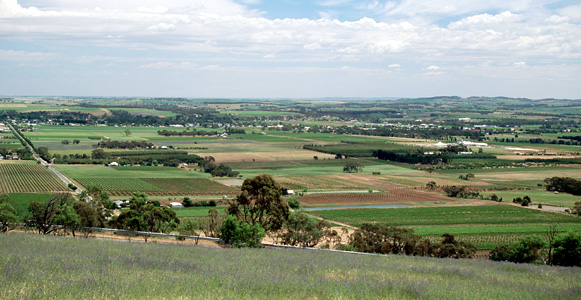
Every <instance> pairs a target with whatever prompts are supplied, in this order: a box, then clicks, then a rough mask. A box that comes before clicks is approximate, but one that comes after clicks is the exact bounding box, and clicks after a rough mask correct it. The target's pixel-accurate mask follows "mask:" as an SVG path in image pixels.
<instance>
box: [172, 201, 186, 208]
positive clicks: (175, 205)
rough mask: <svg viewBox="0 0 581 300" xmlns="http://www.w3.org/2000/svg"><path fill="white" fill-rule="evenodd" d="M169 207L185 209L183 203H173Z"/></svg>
mask: <svg viewBox="0 0 581 300" xmlns="http://www.w3.org/2000/svg"><path fill="white" fill-rule="evenodd" d="M169 207H172V208H183V207H184V206H183V205H182V204H181V203H179V202H172V203H170V204H169Z"/></svg>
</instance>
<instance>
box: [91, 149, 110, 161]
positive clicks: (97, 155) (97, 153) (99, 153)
mask: <svg viewBox="0 0 581 300" xmlns="http://www.w3.org/2000/svg"><path fill="white" fill-rule="evenodd" d="M110 156H111V154H109V153H107V152H105V150H103V149H95V150H93V151H92V152H91V158H92V159H106V158H109V157H110Z"/></svg>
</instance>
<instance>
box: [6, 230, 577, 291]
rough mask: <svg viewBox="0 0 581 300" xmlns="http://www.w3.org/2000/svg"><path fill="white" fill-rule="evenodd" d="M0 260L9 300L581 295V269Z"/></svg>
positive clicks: (16, 252)
mask: <svg viewBox="0 0 581 300" xmlns="http://www.w3.org/2000/svg"><path fill="white" fill-rule="evenodd" d="M0 252H1V253H2V254H3V255H2V256H0V269H2V272H0V298H2V299H6V300H11V299H55V298H57V299H80V298H82V299H92V298H100V299H151V298H158V299H578V298H579V297H580V296H581V292H580V291H581V286H580V284H579V280H578V279H579V277H580V276H581V270H580V269H579V268H559V267H550V266H538V265H528V264H521V265H518V264H512V263H496V262H490V261H482V260H454V259H434V258H425V257H406V256H394V255H388V256H382V255H360V254H348V253H331V252H325V251H304V250H274V249H211V248H206V247H193V246H189V245H173V244H158V243H148V244H143V243H125V242H118V241H106V240H95V239H82V238H62V237H55V236H38V235H21V234H15V233H13V234H8V235H0ZM55 279H56V280H55ZM515 287H518V288H515Z"/></svg>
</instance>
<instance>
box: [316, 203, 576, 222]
mask: <svg viewBox="0 0 581 300" xmlns="http://www.w3.org/2000/svg"><path fill="white" fill-rule="evenodd" d="M312 213H313V214H314V215H317V216H320V217H323V218H326V219H331V220H336V221H339V222H344V223H348V224H352V225H355V226H359V225H361V224H363V223H367V222H378V223H389V224H392V225H400V226H418V225H423V226H428V225H453V224H465V225H482V224H490V225H496V224H535V223H541V224H550V223H560V224H563V223H581V218H578V217H576V216H570V215H563V214H557V213H552V212H546V211H541V210H535V209H529V208H522V207H519V206H513V205H486V206H458V207H411V208H396V209H343V210H322V211H315V212H312Z"/></svg>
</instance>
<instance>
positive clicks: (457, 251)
mask: <svg viewBox="0 0 581 300" xmlns="http://www.w3.org/2000/svg"><path fill="white" fill-rule="evenodd" d="M442 238H443V239H442V242H441V243H440V245H439V246H438V247H437V248H436V249H435V252H436V256H437V257H450V258H473V257H474V253H476V247H475V246H474V245H473V244H472V243H468V242H462V241H457V240H456V238H455V237H454V236H453V235H451V234H449V233H444V234H443V235H442Z"/></svg>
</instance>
